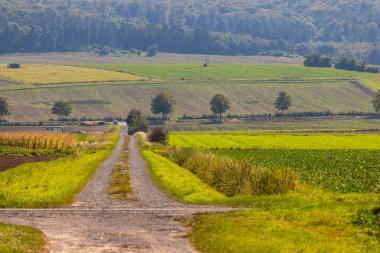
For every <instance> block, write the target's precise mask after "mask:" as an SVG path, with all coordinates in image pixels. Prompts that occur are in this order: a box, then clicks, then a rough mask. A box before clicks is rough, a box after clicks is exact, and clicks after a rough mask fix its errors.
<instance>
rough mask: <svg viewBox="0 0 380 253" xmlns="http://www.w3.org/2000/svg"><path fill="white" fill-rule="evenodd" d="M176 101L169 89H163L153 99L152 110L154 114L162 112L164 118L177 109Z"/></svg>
mask: <svg viewBox="0 0 380 253" xmlns="http://www.w3.org/2000/svg"><path fill="white" fill-rule="evenodd" d="M175 105H176V101H175V100H174V98H173V97H172V95H170V93H169V92H167V91H162V92H160V93H158V94H157V96H156V97H155V98H153V99H152V103H151V107H150V110H151V111H152V113H153V114H155V115H156V114H162V118H163V119H164V118H165V116H167V115H168V114H170V113H172V112H174V111H175Z"/></svg>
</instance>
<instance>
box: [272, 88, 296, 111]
mask: <svg viewBox="0 0 380 253" xmlns="http://www.w3.org/2000/svg"><path fill="white" fill-rule="evenodd" d="M274 105H275V107H276V109H277V110H279V111H281V114H282V115H284V111H286V110H288V109H289V107H290V106H292V98H291V96H290V95H288V93H286V92H285V91H280V93H279V94H278V97H277V99H276V102H274Z"/></svg>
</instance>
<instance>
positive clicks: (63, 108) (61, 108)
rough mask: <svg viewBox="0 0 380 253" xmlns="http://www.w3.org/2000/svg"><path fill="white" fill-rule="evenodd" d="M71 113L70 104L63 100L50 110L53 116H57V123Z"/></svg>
mask: <svg viewBox="0 0 380 253" xmlns="http://www.w3.org/2000/svg"><path fill="white" fill-rule="evenodd" d="M72 111H73V108H72V107H71V103H70V102H68V101H63V100H60V101H58V102H56V103H54V105H53V107H52V108H51V112H52V113H53V114H55V115H58V120H59V121H61V119H62V118H63V117H68V116H69V115H70V114H71V112H72Z"/></svg>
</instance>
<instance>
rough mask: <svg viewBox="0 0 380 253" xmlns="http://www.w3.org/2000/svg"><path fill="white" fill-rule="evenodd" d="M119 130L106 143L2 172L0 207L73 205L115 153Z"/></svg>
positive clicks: (111, 134)
mask: <svg viewBox="0 0 380 253" xmlns="http://www.w3.org/2000/svg"><path fill="white" fill-rule="evenodd" d="M118 134H119V131H113V132H110V133H108V135H107V136H106V137H105V138H104V139H103V141H105V143H106V144H104V145H100V146H99V147H96V148H91V149H88V150H82V151H79V152H78V153H77V154H76V155H71V156H68V157H64V158H60V159H58V160H54V161H50V162H40V163H29V164H28V163H27V164H22V165H20V166H17V167H15V168H13V169H9V170H7V171H4V172H1V173H0V207H3V208H5V207H8V208H9V207H17V208H19V207H23V208H34V207H36V208H43V207H55V206H62V205H65V204H69V203H71V202H72V201H73V200H74V196H75V194H77V193H78V192H80V191H81V189H82V188H83V187H84V185H85V184H86V182H87V180H88V179H89V178H90V177H91V175H92V174H93V173H94V171H95V170H96V169H97V168H98V166H99V165H100V164H101V163H102V162H103V161H104V160H105V159H106V158H107V157H108V156H109V155H110V154H111V152H112V150H113V149H114V147H115V145H116V142H117V140H118Z"/></svg>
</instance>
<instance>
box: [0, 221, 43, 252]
mask: <svg viewBox="0 0 380 253" xmlns="http://www.w3.org/2000/svg"><path fill="white" fill-rule="evenodd" d="M45 243H46V241H45V236H44V235H43V234H42V232H41V231H39V230H37V229H35V228H31V227H25V226H16V225H8V224H2V223H0V252H4V253H8V252H20V253H21V252H23V253H41V250H42V248H43V246H44V245H45Z"/></svg>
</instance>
